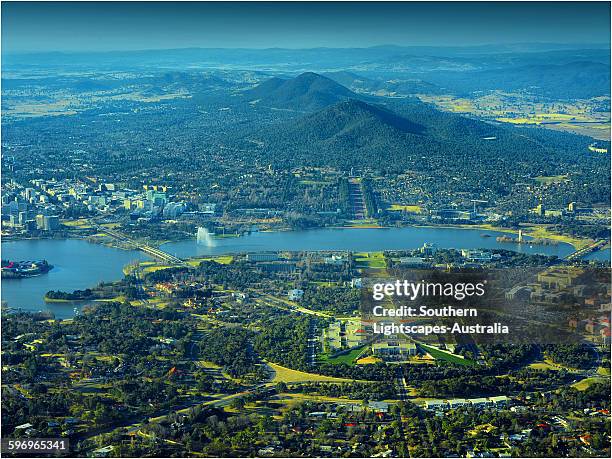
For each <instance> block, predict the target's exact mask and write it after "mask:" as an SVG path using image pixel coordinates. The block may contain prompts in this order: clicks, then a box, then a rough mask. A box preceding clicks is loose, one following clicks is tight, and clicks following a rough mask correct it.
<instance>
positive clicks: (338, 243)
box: [161, 227, 574, 258]
mask: <svg viewBox="0 0 612 459" xmlns="http://www.w3.org/2000/svg"><path fill="white" fill-rule="evenodd" d="M483 234H488V235H491V236H492V237H482V235H483ZM503 235H507V233H502V232H496V231H487V230H482V229H473V228H465V229H464V228H439V227H438V228H434V227H406V228H338V229H330V228H325V229H317V230H309V231H280V232H272V231H270V232H267V231H260V232H255V233H252V234H250V235H248V236H245V237H239V238H232V237H230V238H220V239H216V238H215V239H214V240H213V242H214V245H213V246H207V245H203V244H198V243H197V242H196V240H195V239H192V240H187V241H179V242H168V243H166V244H164V245H162V246H161V249H162V250H165V251H166V252H168V253H171V254H172V255H175V256H178V257H181V258H185V257H193V256H205V255H221V254H225V253H236V252H259V251H268V250H272V251H277V250H296V251H315V250H350V251H353V252H373V251H380V250H405V249H416V248H418V247H421V246H422V245H423V244H424V243H425V242H429V243H435V244H436V245H437V246H438V247H439V248H458V249H478V248H483V249H507V250H515V251H517V252H522V253H528V254H536V253H539V254H544V255H556V256H558V257H564V256H566V255H568V254H570V253H572V252H573V251H574V249H573V247H572V246H571V245H569V244H559V245H556V246H544V245H533V246H530V245H527V244H510V243H503V242H497V241H496V240H495V238H496V237H497V236H503Z"/></svg>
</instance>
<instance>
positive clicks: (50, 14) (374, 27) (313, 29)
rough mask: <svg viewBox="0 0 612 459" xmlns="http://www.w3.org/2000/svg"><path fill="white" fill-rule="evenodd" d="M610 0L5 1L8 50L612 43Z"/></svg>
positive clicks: (5, 44) (4, 48)
mask: <svg viewBox="0 0 612 459" xmlns="http://www.w3.org/2000/svg"><path fill="white" fill-rule="evenodd" d="M609 41H610V4H609V3H608V2H537V3H536V2H497V3H492V2H486V3H485V2H469V3H468V2H448V3H446V2H431V3H421V2H414V3H412V2H406V3H399V2H388V3H381V2H376V3H374V2H372V3H370V2H367V3H366V2H350V3H349V2H316V3H298V2H282V3H281V2H269V3H259V2H244V3H237V2H227V3H225V2H224V3H217V2H209V3H204V2H182V3H177V2H172V3H169V2H168V3H166V2H10V1H3V2H2V52H3V53H18V52H45V51H113V50H135V49H173V48H189V47H201V48H275V47H279V48H313V47H332V48H346V47H369V46H377V45H383V44H395V45H413V46H421V45H423V46H449V45H451V46H463V45H480V44H501V43H526V42H529V43H535V42H540V43H609Z"/></svg>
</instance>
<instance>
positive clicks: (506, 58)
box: [2, 43, 610, 110]
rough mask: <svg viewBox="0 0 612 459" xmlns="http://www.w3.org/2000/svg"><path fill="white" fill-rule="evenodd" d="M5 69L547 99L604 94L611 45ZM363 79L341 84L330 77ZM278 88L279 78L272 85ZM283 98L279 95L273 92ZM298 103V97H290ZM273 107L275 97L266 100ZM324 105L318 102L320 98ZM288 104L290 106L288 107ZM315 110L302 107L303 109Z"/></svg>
mask: <svg viewBox="0 0 612 459" xmlns="http://www.w3.org/2000/svg"><path fill="white" fill-rule="evenodd" d="M2 58H3V62H2V64H3V69H4V70H5V72H6V71H12V70H17V71H19V70H21V71H24V70H26V71H28V70H32V69H50V68H53V69H55V70H56V71H59V72H62V71H64V72H71V73H72V74H74V70H75V69H79V70H81V71H84V70H87V71H102V72H118V71H128V72H132V71H135V72H139V71H143V70H146V71H147V72H152V71H160V70H159V69H163V70H162V71H163V72H167V71H172V70H176V71H185V70H186V69H190V71H198V70H200V71H210V70H212V69H215V70H220V71H227V70H234V71H241V72H244V71H249V72H262V73H266V74H268V75H272V76H277V77H278V76H279V75H283V74H284V75H288V76H294V75H297V74H300V73H302V72H304V71H305V70H309V71H314V72H318V73H326V74H327V75H328V76H330V77H331V78H332V79H333V80H335V81H338V82H340V83H342V84H344V85H345V86H347V87H348V88H350V89H352V90H354V91H355V92H357V93H362V92H368V93H372V92H385V93H387V94H394V93H395V94H401V95H405V94H410V93H415V92H420V93H434V94H441V93H442V92H443V91H444V92H446V93H453V94H460V95H465V94H469V93H473V92H474V91H486V90H492V89H499V90H504V91H522V90H527V91H530V92H532V93H534V94H536V95H542V96H545V97H547V98H551V99H573V98H587V97H596V96H601V95H609V94H610V46H609V44H588V45H587V44H574V45H572V44H565V45H564V44H546V43H543V44H542V43H519V44H506V45H487V46H472V47H467V46H463V47H448V46H447V47H431V46H430V47H427V46H414V47H411V46H392V45H388V46H376V47H371V48H313V49H282V48H273V49H212V48H211V49H207V48H188V49H169V50H146V51H121V52H106V53H32V54H25V53H24V54H7V53H3V55H2ZM344 72H348V73H353V74H356V75H359V76H360V78H361V79H364V80H368V82H367V83H364V82H355V84H347V83H346V82H344V81H340V80H338V79H337V78H336V77H333V76H332V75H333V74H340V73H344ZM275 83H276V84H278V85H279V88H278V89H279V91H285V90H287V91H290V90H292V89H291V88H281V87H280V86H281V83H282V81H276V82H270V83H268V84H269V85H273V84H275ZM279 97H280V98H281V99H283V98H284V96H283V95H279ZM296 101H297V98H296ZM271 102H272V103H273V104H276V102H274V100H272V101H271ZM323 102H324V101H323ZM288 107H295V106H292V105H291V104H290V105H289V106H288ZM311 108H315V106H313V107H306V108H304V110H309V109H311Z"/></svg>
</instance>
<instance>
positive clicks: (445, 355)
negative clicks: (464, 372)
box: [419, 343, 476, 367]
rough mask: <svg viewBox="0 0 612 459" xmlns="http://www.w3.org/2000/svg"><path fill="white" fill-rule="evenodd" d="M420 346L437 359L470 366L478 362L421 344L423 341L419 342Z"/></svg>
mask: <svg viewBox="0 0 612 459" xmlns="http://www.w3.org/2000/svg"><path fill="white" fill-rule="evenodd" d="M419 346H420V347H421V348H422V349H423V350H424V351H426V352H427V353H429V354H430V355H431V356H432V357H433V358H434V359H436V360H445V361H446V362H450V363H454V364H457V365H463V366H468V367H471V366H474V365H476V362H474V361H473V360H470V359H462V358H461V357H457V356H455V355H452V354H448V353H446V352H442V351H440V350H438V349H436V348H435V347H431V346H427V345H426V344H421V343H419Z"/></svg>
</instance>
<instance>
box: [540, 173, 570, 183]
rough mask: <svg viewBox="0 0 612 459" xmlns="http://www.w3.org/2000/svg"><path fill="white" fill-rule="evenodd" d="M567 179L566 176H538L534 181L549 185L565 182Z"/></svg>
mask: <svg viewBox="0 0 612 459" xmlns="http://www.w3.org/2000/svg"><path fill="white" fill-rule="evenodd" d="M568 179H569V177H568V176H567V175H550V176H546V175H539V176H538V177H536V178H535V179H534V180H535V181H536V182H538V183H541V184H543V185H550V184H553V183H563V182H567V180H568Z"/></svg>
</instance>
